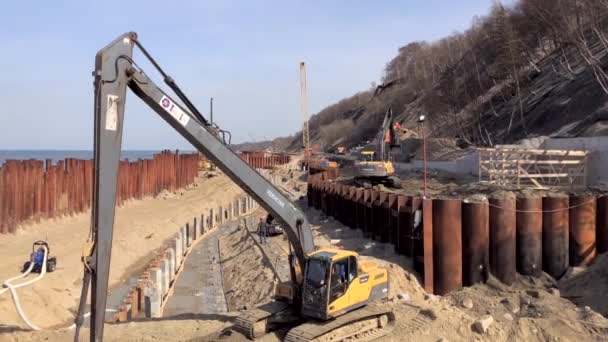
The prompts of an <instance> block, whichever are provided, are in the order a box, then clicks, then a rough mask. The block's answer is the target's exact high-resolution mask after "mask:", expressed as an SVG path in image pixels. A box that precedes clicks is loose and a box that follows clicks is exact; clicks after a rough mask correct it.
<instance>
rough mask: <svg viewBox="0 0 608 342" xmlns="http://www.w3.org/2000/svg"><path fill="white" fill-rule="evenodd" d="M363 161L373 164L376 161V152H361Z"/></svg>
mask: <svg viewBox="0 0 608 342" xmlns="http://www.w3.org/2000/svg"><path fill="white" fill-rule="evenodd" d="M360 159H361V161H364V162H373V161H375V159H376V152H374V151H363V152H361V157H360Z"/></svg>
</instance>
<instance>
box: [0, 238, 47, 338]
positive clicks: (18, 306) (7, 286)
mask: <svg viewBox="0 0 608 342" xmlns="http://www.w3.org/2000/svg"><path fill="white" fill-rule="evenodd" d="M41 248H42V249H44V257H43V259H42V268H41V269H40V274H39V275H38V276H37V277H36V278H34V279H31V280H28V281H26V282H23V283H19V284H17V285H13V284H11V282H12V281H14V280H17V279H21V278H24V277H26V276H27V275H28V274H30V273H31V272H32V269H33V268H34V264H35V262H34V260H31V261H30V267H28V269H27V271H25V273H23V274H20V275H18V276H16V277H13V278H10V279H8V280H6V281H5V282H4V283H2V286H3V287H5V289H3V291H2V292H0V294H1V293H4V292H5V291H6V290H9V291H10V292H11V297H12V298H13V303H14V304H15V309H17V313H18V314H19V317H21V320H22V321H23V323H25V325H27V326H28V327H29V328H30V329H32V330H40V328H39V327H38V326H37V325H35V324H33V323H32V322H30V321H29V319H28V318H27V316H26V315H25V312H23V308H21V303H20V301H19V296H18V295H17V289H18V288H20V287H24V286H27V285H30V284H33V283H35V282H37V281H38V280H40V279H42V277H44V275H45V274H46V257H47V255H48V253H49V251H48V249H47V248H46V246H42V247H41Z"/></svg>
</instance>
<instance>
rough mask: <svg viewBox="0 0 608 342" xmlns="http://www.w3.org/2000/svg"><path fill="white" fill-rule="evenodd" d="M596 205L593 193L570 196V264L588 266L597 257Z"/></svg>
mask: <svg viewBox="0 0 608 342" xmlns="http://www.w3.org/2000/svg"><path fill="white" fill-rule="evenodd" d="M596 205H597V204H596V200H595V196H593V195H587V196H571V197H570V206H571V207H572V208H570V213H569V220H570V222H569V232H570V241H569V253H570V256H569V258H570V266H587V265H588V264H589V263H590V262H591V260H593V258H595V227H596V220H595V219H596V215H597V214H596Z"/></svg>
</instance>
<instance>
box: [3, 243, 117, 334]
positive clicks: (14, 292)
mask: <svg viewBox="0 0 608 342" xmlns="http://www.w3.org/2000/svg"><path fill="white" fill-rule="evenodd" d="M42 248H43V249H44V259H42V269H41V270H40V274H39V275H38V276H37V277H36V278H34V279H31V280H28V281H25V282H23V283H19V284H16V285H15V284H12V282H13V281H15V280H18V279H22V278H25V277H27V276H28V275H29V274H30V273H31V272H32V270H33V269H34V266H35V264H36V263H35V262H34V260H31V261H30V266H29V267H28V268H27V270H26V271H25V272H23V273H22V274H20V275H18V276H15V277H12V278H10V279H7V280H5V281H4V283H2V286H3V287H4V288H3V289H0V295H1V294H3V293H4V292H6V291H10V293H11V297H12V298H13V303H14V304H15V309H17V313H18V314H19V317H21V320H23V322H24V323H25V325H27V326H28V327H29V328H30V329H32V330H41V329H40V328H39V327H38V326H36V325H35V324H33V323H32V322H30V320H29V319H28V318H27V316H26V315H25V312H23V308H22V307H21V302H20V301H19V296H18V295H17V289H18V288H20V287H24V286H27V285H31V284H33V283H35V282H37V281H38V280H40V279H42V277H44V275H45V274H46V258H47V256H48V252H49V251H48V249H47V248H46V247H45V246H42ZM106 312H117V310H114V309H106ZM89 316H91V312H87V313H86V314H84V315H83V318H87V317H89ZM75 327H76V323H73V324H72V325H70V326H69V327H66V328H63V330H69V329H74V328H75Z"/></svg>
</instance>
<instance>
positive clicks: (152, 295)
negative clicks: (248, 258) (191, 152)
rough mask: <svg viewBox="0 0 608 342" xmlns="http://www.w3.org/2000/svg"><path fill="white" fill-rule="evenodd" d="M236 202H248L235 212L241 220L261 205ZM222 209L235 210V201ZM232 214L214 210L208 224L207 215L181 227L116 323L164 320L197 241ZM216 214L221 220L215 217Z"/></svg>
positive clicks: (247, 199)
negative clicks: (166, 305) (176, 282)
mask: <svg viewBox="0 0 608 342" xmlns="http://www.w3.org/2000/svg"><path fill="white" fill-rule="evenodd" d="M235 201H238V203H245V205H243V206H241V205H239V206H238V209H239V210H238V214H237V213H236V212H234V214H236V216H238V217H243V216H246V215H251V214H252V213H253V211H254V210H255V209H257V208H258V205H257V203H255V201H254V200H253V199H252V198H251V197H250V196H247V195H239V196H238V197H237V198H236V199H235ZM220 208H227V209H228V208H232V202H230V203H229V204H227V205H223V206H221V207H220ZM232 214H233V212H232V209H230V210H227V211H226V212H225V213H223V210H222V209H220V210H217V211H216V210H215V209H213V208H212V209H210V211H209V216H208V217H207V221H204V220H203V218H204V214H203V215H201V219H200V221H198V222H199V224H196V222H197V221H196V218H194V224H193V225H192V226H191V225H190V222H188V223H186V224H185V225H183V226H181V227H180V228H179V230H178V231H177V232H176V234H175V235H174V236H173V238H171V239H170V241H169V242H167V243H165V244H164V246H163V247H161V248H160V249H161V252H160V253H159V254H158V255H157V256H156V257H155V258H154V259H153V260H152V261H151V262H150V264H149V266H148V268H146V269H145V270H144V272H143V273H142V275H141V276H140V277H139V279H138V281H137V283H136V285H134V286H133V287H132V288H131V289H130V290H129V291H128V294H127V296H126V297H125V298H124V299H123V301H122V304H121V305H119V306H118V312H117V313H116V314H115V315H114V316H113V317H112V320H113V321H117V322H124V321H127V320H131V319H137V318H138V317H146V318H157V317H162V312H163V310H164V305H165V304H166V302H167V298H168V297H169V296H171V295H172V293H173V285H174V284H175V281H176V280H177V278H178V277H179V276H180V274H181V271H182V265H183V264H184V261H185V259H186V258H187V257H188V255H189V254H190V251H191V250H192V249H193V247H194V246H195V245H196V243H197V242H199V241H201V240H202V238H204V236H205V234H206V233H208V232H209V231H211V230H213V229H215V228H217V227H218V226H219V223H220V222H221V221H225V220H226V219H229V218H232V217H233V215H232ZM215 215H217V216H218V217H215ZM223 216H224V217H223ZM205 223H206V224H205ZM199 232H200V233H199ZM218 241H219V240H218ZM220 269H221V267H220ZM222 281H223V277H222ZM222 287H223V284H222Z"/></svg>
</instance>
